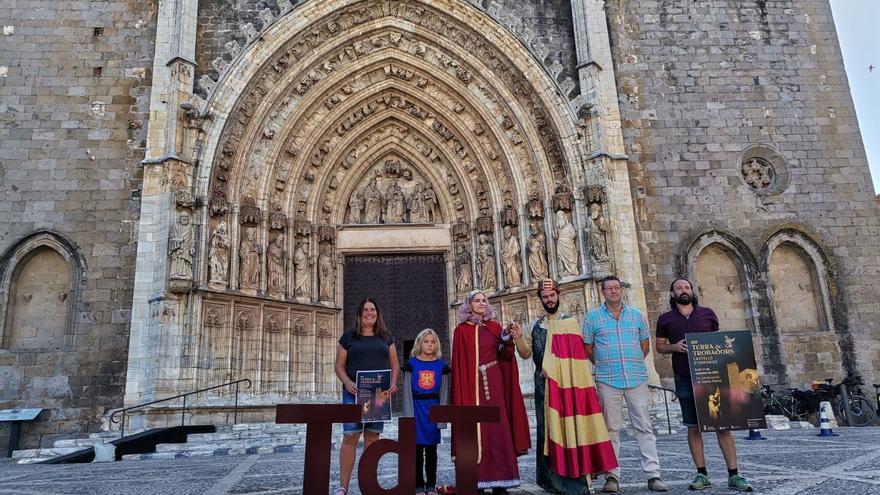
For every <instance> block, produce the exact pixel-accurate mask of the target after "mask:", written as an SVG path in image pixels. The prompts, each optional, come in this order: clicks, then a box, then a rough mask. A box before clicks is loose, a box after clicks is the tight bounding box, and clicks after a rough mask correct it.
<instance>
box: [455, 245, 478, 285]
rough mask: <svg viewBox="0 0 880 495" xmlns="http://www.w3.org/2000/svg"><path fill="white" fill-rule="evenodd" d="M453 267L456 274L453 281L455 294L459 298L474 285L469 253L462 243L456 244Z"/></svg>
mask: <svg viewBox="0 0 880 495" xmlns="http://www.w3.org/2000/svg"><path fill="white" fill-rule="evenodd" d="M455 266H456V267H457V273H458V276H457V277H456V279H455V292H456V293H457V294H458V295H460V296H464V295H465V294H467V293H468V291H469V290H471V289H472V288H473V283H474V281H473V276H472V275H471V253H470V251H468V248H467V244H466V243H464V242H459V243H458V249H457V252H456V253H455Z"/></svg>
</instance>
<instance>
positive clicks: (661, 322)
mask: <svg viewBox="0 0 880 495" xmlns="http://www.w3.org/2000/svg"><path fill="white" fill-rule="evenodd" d="M669 308H670V309H669V311H667V312H665V313H663V314H662V315H660V318H658V319H657V340H656V346H655V347H656V348H657V352H659V353H660V354H672V374H673V376H674V378H675V395H676V396H678V404H679V406H680V407H681V417H682V423H684V425H685V426H687V430H688V448H689V449H690V451H691V457H692V458H693V459H694V464H696V466H697V475H696V477H694V481H693V482H691V484H690V485H688V488H689V489H691V490H702V489H704V488H709V487H710V486H712V483H711V482H710V481H709V476H708V472H707V471H706V455H705V453H704V452H703V435H702V433H700V428H699V426H698V424H697V409H696V403H695V402H694V389H693V385H692V384H691V371H690V366H689V364H688V355H687V342H686V341H685V338H684V337H685V334H688V333H696V332H717V331H718V317H717V316H715V312H714V311H712V310H711V309H709V308H707V307H705V306H700V305H699V300H698V298H697V295H696V294H694V289H693V285H691V283H690V281H689V280H688V279H685V278H677V279H675V280H673V281H672V284H670V285H669ZM715 435H716V436H717V437H718V446H719V447H721V453H722V454H723V455H724V462H725V463H726V464H727V486H728V487H730V488H733V489H734V490H739V491H742V492H750V491H752V485H750V484H749V483H748V482H747V481H746V479H745V478H744V477H742V476H741V475H740V474H739V471H738V470H737V468H736V443H735V442H734V440H733V434H731V433H730V432H729V431H716V432H715Z"/></svg>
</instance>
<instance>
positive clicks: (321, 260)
mask: <svg viewBox="0 0 880 495" xmlns="http://www.w3.org/2000/svg"><path fill="white" fill-rule="evenodd" d="M318 272H319V273H320V274H321V278H320V279H319V280H318V283H319V285H320V287H319V291H318V295H319V298H320V299H321V300H322V301H332V300H333V296H334V293H335V288H336V267H335V266H333V247H332V246H331V245H330V244H324V245H323V246H322V247H321V254H319V255H318Z"/></svg>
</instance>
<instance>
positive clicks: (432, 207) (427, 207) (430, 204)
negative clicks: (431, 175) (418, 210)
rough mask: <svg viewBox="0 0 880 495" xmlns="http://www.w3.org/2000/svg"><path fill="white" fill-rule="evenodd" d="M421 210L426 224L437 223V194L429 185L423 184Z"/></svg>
mask: <svg viewBox="0 0 880 495" xmlns="http://www.w3.org/2000/svg"><path fill="white" fill-rule="evenodd" d="M422 208H423V210H424V217H425V221H426V222H436V221H437V193H435V192H434V188H433V187H431V184H425V190H424V191H422Z"/></svg>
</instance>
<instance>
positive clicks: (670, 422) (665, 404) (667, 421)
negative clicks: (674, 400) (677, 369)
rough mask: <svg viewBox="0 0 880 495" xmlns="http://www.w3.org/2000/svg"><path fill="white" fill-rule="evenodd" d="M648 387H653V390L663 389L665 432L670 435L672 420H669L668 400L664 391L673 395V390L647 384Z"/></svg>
mask: <svg viewBox="0 0 880 495" xmlns="http://www.w3.org/2000/svg"><path fill="white" fill-rule="evenodd" d="M648 387H649V388H653V389H655V390H662V391H663V406H664V407H666V432H667V433H668V434H669V435H672V421H670V420H669V402H668V401H667V400H666V392H669V393H670V394H672V395H673V396H675V390H671V389H668V388H663V387H660V386H657V385H651V384H648Z"/></svg>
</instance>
